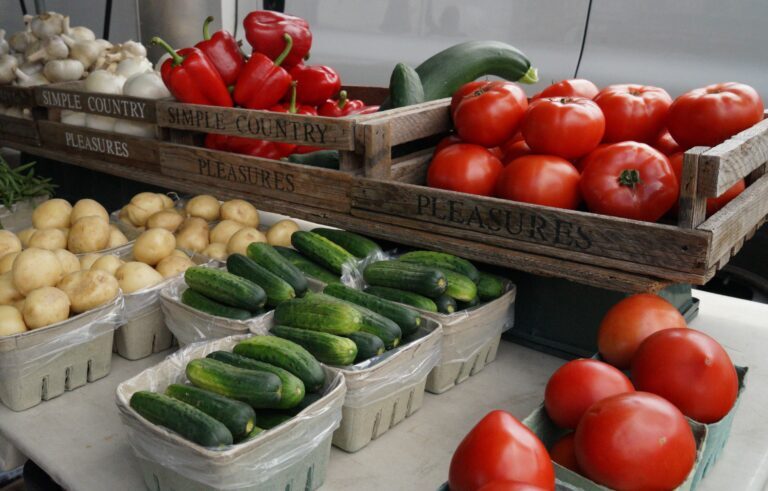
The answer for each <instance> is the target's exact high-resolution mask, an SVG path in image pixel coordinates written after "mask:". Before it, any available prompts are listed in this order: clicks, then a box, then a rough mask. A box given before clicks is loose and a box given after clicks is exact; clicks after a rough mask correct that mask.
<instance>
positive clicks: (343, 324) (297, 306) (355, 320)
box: [275, 295, 363, 336]
mask: <svg viewBox="0 0 768 491" xmlns="http://www.w3.org/2000/svg"><path fill="white" fill-rule="evenodd" d="M318 297H319V298H318ZM310 298H311V300H310ZM331 299H333V297H327V296H322V297H321V296H319V295H308V296H306V297H305V298H296V299H293V300H289V301H287V302H283V303H281V304H280V305H278V306H277V308H275V324H280V325H283V326H290V327H300V328H302V329H311V330H313V331H321V332H327V333H329V334H337V335H342V336H343V335H345V334H349V333H351V332H355V331H359V330H360V328H361V327H362V325H363V315H362V314H361V313H360V312H359V311H358V310H357V309H355V308H354V307H353V306H351V305H348V304H342V303H339V302H338V301H333V300H338V299H333V300H331Z"/></svg>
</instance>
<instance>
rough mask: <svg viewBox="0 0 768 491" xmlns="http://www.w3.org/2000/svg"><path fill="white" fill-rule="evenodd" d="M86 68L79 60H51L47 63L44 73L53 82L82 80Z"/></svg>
mask: <svg viewBox="0 0 768 491" xmlns="http://www.w3.org/2000/svg"><path fill="white" fill-rule="evenodd" d="M84 71H85V68H84V67H83V64H82V63H80V62H79V61H77V60H51V61H49V62H48V63H46V64H45V67H44V68H43V75H45V78H47V79H48V80H50V81H51V82H72V81H74V80H80V77H82V76H83V72H84Z"/></svg>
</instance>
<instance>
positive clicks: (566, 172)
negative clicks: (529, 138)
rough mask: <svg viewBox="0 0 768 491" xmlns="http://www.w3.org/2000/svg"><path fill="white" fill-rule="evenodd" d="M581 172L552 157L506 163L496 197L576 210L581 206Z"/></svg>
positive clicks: (530, 157) (528, 157)
mask: <svg viewBox="0 0 768 491" xmlns="http://www.w3.org/2000/svg"><path fill="white" fill-rule="evenodd" d="M580 177H581V176H579V171H577V170H576V167H574V166H573V164H571V163H570V162H568V161H567V160H565V159H561V158H560V157H555V156H552V155H526V156H524V157H520V158H517V159H515V160H513V161H512V162H510V163H509V164H507V166H506V167H504V170H503V171H501V174H500V175H499V179H498V182H497V183H496V196H498V197H499V198H504V199H509V200H512V201H522V202H523V203H533V204H536V205H543V206H553V207H555V208H565V209H568V210H574V209H576V207H577V206H579V201H580V200H581V198H580V196H579V179H580Z"/></svg>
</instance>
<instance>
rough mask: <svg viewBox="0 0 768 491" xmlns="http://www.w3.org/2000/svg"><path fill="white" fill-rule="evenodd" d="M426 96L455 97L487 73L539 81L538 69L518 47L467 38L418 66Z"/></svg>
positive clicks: (531, 81) (522, 80)
mask: <svg viewBox="0 0 768 491" xmlns="http://www.w3.org/2000/svg"><path fill="white" fill-rule="evenodd" d="M416 73H418V74H419V77H420V78H421V86H422V89H423V90H424V100H425V101H433V100H436V99H442V98H444V97H451V96H452V95H453V93H454V92H456V90H457V89H458V88H459V87H461V86H462V85H464V84H465V83H467V82H471V81H473V80H477V79H478V78H480V77H483V76H485V75H495V76H497V77H501V78H503V79H505V80H510V81H512V82H521V83H536V82H537V81H538V76H537V73H536V69H535V68H533V67H532V66H531V62H530V61H529V60H528V58H526V56H525V55H524V54H523V53H521V52H520V51H518V50H517V49H516V48H514V47H512V46H510V45H508V44H506V43H502V42H499V41H467V42H464V43H460V44H456V45H454V46H451V47H450V48H448V49H445V50H443V51H441V52H439V53H437V54H435V55H433V56H432V57H430V58H429V59H427V60H426V61H424V62H423V63H422V64H421V65H419V66H418V67H416Z"/></svg>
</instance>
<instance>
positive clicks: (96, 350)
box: [0, 295, 123, 411]
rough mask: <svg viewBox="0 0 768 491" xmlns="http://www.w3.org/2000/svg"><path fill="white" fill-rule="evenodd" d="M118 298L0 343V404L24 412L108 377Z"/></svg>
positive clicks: (118, 319) (119, 313) (1, 339)
mask: <svg viewBox="0 0 768 491" xmlns="http://www.w3.org/2000/svg"><path fill="white" fill-rule="evenodd" d="M122 316H123V297H122V295H118V296H117V298H115V299H114V300H113V301H112V302H110V303H108V304H106V305H103V306H101V307H99V308H97V309H93V310H91V311H89V312H84V313H82V314H79V315H76V316H74V317H71V318H69V319H67V320H65V321H61V322H58V323H56V324H53V325H50V326H47V327H45V328H40V329H35V330H32V331H27V332H23V333H20V334H14V335H12V336H4V337H0V401H2V403H3V404H5V405H6V406H8V407H9V408H10V409H12V410H14V411H23V410H25V409H29V408H31V407H33V406H36V405H38V404H40V402H42V401H47V400H48V399H53V398H54V397H58V396H60V395H61V394H63V393H64V391H66V390H74V389H76V388H78V387H80V386H83V385H85V384H86V383H87V382H93V381H95V380H98V379H100V378H102V377H105V376H106V375H108V374H109V369H110V367H111V364H112V340H113V336H114V332H115V329H116V328H117V326H118V325H119V324H120V322H121V320H122Z"/></svg>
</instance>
